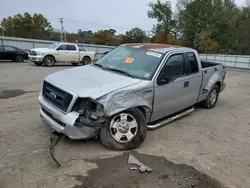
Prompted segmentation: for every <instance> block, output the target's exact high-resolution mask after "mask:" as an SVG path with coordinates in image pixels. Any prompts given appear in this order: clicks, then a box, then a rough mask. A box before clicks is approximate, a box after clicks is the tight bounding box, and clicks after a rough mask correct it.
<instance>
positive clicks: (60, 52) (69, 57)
mask: <svg viewBox="0 0 250 188" xmlns="http://www.w3.org/2000/svg"><path fill="white" fill-rule="evenodd" d="M95 58H96V57H95V52H90V51H87V50H86V49H85V48H84V47H82V46H80V45H77V44H74V43H58V42H56V43H53V44H51V45H49V46H48V47H47V48H34V49H31V50H30V53H29V59H30V61H32V62H33V63H35V64H36V65H42V64H44V65H46V66H49V67H51V66H53V65H54V64H55V63H56V62H71V63H72V65H77V64H78V63H82V64H83V65H87V64H90V63H91V62H92V61H94V60H95Z"/></svg>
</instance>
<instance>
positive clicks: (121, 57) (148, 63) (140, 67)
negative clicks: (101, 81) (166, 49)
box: [96, 46, 163, 80]
mask: <svg viewBox="0 0 250 188" xmlns="http://www.w3.org/2000/svg"><path fill="white" fill-rule="evenodd" d="M162 57H163V54H162V53H157V52H153V51H148V50H145V49H140V48H134V47H125V46H119V47H117V48H115V49H114V50H112V51H110V52H109V53H107V54H106V55H105V56H103V57H102V58H101V59H99V61H98V62H96V64H100V65H102V67H103V68H104V69H109V70H110V69H117V70H120V71H123V72H126V73H128V74H130V75H131V76H133V77H135V78H140V79H145V80H150V79H151V78H152V77H153V75H154V73H155V71H156V69H157V67H158V65H159V64H160V62H161V59H162Z"/></svg>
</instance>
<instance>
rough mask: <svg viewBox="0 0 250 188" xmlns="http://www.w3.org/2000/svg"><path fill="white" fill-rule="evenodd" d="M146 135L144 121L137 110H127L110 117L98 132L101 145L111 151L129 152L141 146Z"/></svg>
mask: <svg viewBox="0 0 250 188" xmlns="http://www.w3.org/2000/svg"><path fill="white" fill-rule="evenodd" d="M146 135H147V125H146V120H145V117H144V115H143V114H142V112H141V111H140V110H138V109H128V110H126V111H124V112H121V113H119V114H117V115H115V116H113V117H111V118H110V119H109V120H107V122H106V123H105V125H104V127H103V128H102V129H101V131H100V140H101V142H102V144H103V145H104V146H105V147H107V148H109V149H112V150H130V149H134V148H137V147H138V146H140V145H141V144H142V142H143V141H144V140H145V138H146Z"/></svg>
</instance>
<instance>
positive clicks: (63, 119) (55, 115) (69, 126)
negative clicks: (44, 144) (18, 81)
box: [38, 93, 98, 139]
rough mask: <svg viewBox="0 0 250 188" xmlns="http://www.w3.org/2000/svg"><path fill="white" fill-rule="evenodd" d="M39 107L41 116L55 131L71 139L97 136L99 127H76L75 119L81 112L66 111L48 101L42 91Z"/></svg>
mask: <svg viewBox="0 0 250 188" xmlns="http://www.w3.org/2000/svg"><path fill="white" fill-rule="evenodd" d="M38 99H39V108H40V116H41V118H42V119H43V120H44V121H45V122H46V123H47V124H48V125H49V126H50V127H51V128H52V129H54V130H55V131H57V132H59V133H62V134H64V135H66V136H68V137H69V138H71V139H89V138H94V137H96V134H97V131H98V129H96V128H92V127H89V126H84V125H83V126H82V127H76V126H75V121H76V119H77V118H78V117H79V113H77V112H70V113H64V112H62V111H60V110H59V109H57V108H56V107H53V106H52V105H51V104H50V103H48V102H47V101H46V100H45V99H44V98H43V96H42V94H41V93H40V95H39V97H38Z"/></svg>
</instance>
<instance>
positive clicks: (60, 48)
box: [57, 44, 67, 50]
mask: <svg viewBox="0 0 250 188" xmlns="http://www.w3.org/2000/svg"><path fill="white" fill-rule="evenodd" d="M57 50H67V46H66V45H64V44H62V45H60V46H59V47H58V48H57Z"/></svg>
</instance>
